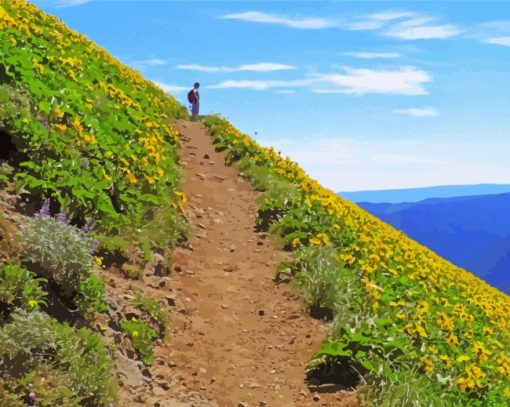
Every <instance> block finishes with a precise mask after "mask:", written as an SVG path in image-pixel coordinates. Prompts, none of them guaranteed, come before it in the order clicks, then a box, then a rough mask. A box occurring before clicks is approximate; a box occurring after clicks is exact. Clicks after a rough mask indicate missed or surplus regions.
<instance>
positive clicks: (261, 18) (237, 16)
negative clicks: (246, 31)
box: [221, 11, 336, 30]
mask: <svg viewBox="0 0 510 407" xmlns="http://www.w3.org/2000/svg"><path fill="white" fill-rule="evenodd" d="M221 18H222V19H225V20H241V21H250V22H254V23H264V24H278V25H284V26H287V27H291V28H298V29H303V30H317V29H322V28H329V27H334V26H335V25H336V24H335V23H334V22H333V21H331V20H327V19H324V18H313V17H308V18H301V19H299V18H289V17H285V16H279V15H274V14H267V13H261V12H259V11H246V12H243V13H232V14H226V15H224V16H222V17H221Z"/></svg>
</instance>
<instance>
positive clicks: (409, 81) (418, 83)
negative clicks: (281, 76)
mask: <svg viewBox="0 0 510 407" xmlns="http://www.w3.org/2000/svg"><path fill="white" fill-rule="evenodd" d="M344 71H345V73H343V74H342V73H318V74H313V75H309V76H308V77H307V78H305V79H298V80H289V81H285V80H226V81H223V82H220V83H219V84H216V85H210V86H208V88H210V89H228V88H237V89H252V90H259V91H260V90H267V89H273V88H296V87H305V88H309V89H310V90H311V91H312V92H314V93H321V94H325V93H344V94H356V95H363V94H367V93H379V94H397V95H426V94H427V91H426V90H425V88H424V84H425V83H427V82H431V81H432V78H431V76H430V75H429V74H428V73H427V72H425V71H422V70H418V69H416V68H414V67H404V68H400V69H399V70H394V71H387V70H386V71H384V70H379V71H378V70H372V69H365V68H361V69H360V68H348V67H345V68H344Z"/></svg>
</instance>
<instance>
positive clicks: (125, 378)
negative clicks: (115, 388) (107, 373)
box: [114, 351, 144, 388]
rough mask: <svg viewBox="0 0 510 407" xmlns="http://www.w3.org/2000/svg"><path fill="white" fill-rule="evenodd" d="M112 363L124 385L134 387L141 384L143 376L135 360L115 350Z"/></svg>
mask: <svg viewBox="0 0 510 407" xmlns="http://www.w3.org/2000/svg"><path fill="white" fill-rule="evenodd" d="M114 364H115V370H116V371H117V374H118V376H119V379H120V380H122V383H123V386H124V387H127V388H136V387H139V386H143V383H144V378H143V375H142V372H140V369H139V368H138V363H137V362H136V361H134V360H132V359H128V358H127V357H126V356H124V355H123V354H122V353H120V352H118V351H117V352H115V356H114Z"/></svg>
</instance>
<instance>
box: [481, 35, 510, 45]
mask: <svg viewBox="0 0 510 407" xmlns="http://www.w3.org/2000/svg"><path fill="white" fill-rule="evenodd" d="M483 42H485V43H486V44H494V45H503V46H505V47H510V36H508V37H492V38H486V39H485V40H484V41H483Z"/></svg>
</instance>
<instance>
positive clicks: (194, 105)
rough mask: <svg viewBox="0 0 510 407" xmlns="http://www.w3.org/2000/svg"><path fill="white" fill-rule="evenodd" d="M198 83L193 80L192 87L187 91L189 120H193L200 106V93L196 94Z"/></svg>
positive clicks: (195, 118) (196, 116)
mask: <svg viewBox="0 0 510 407" xmlns="http://www.w3.org/2000/svg"><path fill="white" fill-rule="evenodd" d="M199 87H200V84H199V83H198V82H195V84H194V85H193V89H191V90H190V91H189V92H188V102H189V103H190V104H191V106H190V109H191V121H192V122H194V121H196V120H197V118H198V108H199V106H200V95H199V94H198V88H199Z"/></svg>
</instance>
